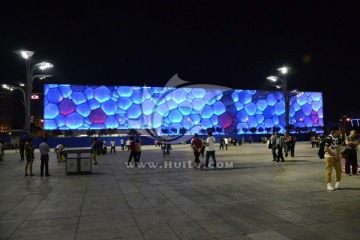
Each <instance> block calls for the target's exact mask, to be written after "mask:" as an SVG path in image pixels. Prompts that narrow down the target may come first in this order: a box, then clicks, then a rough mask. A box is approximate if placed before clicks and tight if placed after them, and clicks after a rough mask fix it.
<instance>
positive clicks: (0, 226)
mask: <svg viewBox="0 0 360 240" xmlns="http://www.w3.org/2000/svg"><path fill="white" fill-rule="evenodd" d="M21 223H22V221H20V220H11V221H0V239H7V238H9V237H10V236H11V234H12V233H13V232H14V231H15V230H16V229H18V228H19V227H20V225H21Z"/></svg>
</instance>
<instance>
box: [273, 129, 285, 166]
mask: <svg viewBox="0 0 360 240" xmlns="http://www.w3.org/2000/svg"><path fill="white" fill-rule="evenodd" d="M275 139H276V155H277V159H276V161H277V162H279V161H280V162H284V161H285V159H284V155H283V148H284V146H285V140H284V137H283V136H280V134H279V133H277V134H276V138H275Z"/></svg>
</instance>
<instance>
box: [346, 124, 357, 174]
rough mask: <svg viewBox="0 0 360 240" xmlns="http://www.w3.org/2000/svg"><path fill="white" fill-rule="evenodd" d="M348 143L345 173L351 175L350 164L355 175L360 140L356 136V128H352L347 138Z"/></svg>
mask: <svg viewBox="0 0 360 240" xmlns="http://www.w3.org/2000/svg"><path fill="white" fill-rule="evenodd" d="M345 145H346V154H345V155H346V158H345V159H346V160H345V173H346V174H347V175H349V176H351V175H350V166H351V172H352V174H353V175H356V174H357V167H358V163H357V148H358V145H359V143H358V140H357V137H356V130H351V131H350V135H349V136H347V137H346V138H345Z"/></svg>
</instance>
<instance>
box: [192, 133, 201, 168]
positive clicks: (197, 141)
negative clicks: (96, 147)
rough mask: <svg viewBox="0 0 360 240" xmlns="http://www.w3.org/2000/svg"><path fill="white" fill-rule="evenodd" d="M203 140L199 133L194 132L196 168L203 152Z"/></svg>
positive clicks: (193, 143) (193, 145)
mask: <svg viewBox="0 0 360 240" xmlns="http://www.w3.org/2000/svg"><path fill="white" fill-rule="evenodd" d="M202 145H203V144H202V141H201V139H200V138H199V137H198V135H197V133H195V134H194V137H193V140H192V141H191V147H192V148H193V150H194V155H195V165H194V168H198V167H199V165H200V158H199V157H200V153H201V148H202Z"/></svg>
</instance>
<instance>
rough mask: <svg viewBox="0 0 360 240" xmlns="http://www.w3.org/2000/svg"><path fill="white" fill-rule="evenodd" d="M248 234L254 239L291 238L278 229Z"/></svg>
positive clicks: (273, 239)
mask: <svg viewBox="0 0 360 240" xmlns="http://www.w3.org/2000/svg"><path fill="white" fill-rule="evenodd" d="M248 236H249V237H250V238H251V239H254V240H290V238H287V237H285V236H284V235H282V234H280V233H278V232H276V231H268V232H261V233H250V234H249V235H248Z"/></svg>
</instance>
